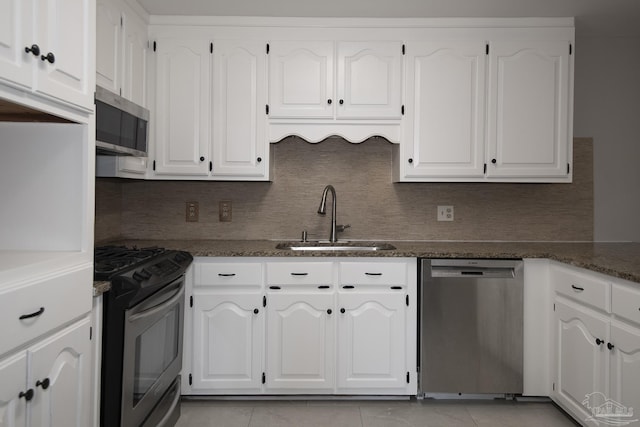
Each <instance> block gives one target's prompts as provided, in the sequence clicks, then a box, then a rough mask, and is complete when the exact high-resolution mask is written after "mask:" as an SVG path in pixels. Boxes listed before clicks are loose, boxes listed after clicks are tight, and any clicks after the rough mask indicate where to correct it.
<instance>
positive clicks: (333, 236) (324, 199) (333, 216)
mask: <svg viewBox="0 0 640 427" xmlns="http://www.w3.org/2000/svg"><path fill="white" fill-rule="evenodd" d="M329 191H331V202H332V205H331V234H329V241H330V242H332V243H333V242H337V241H338V237H337V232H336V189H335V188H333V185H327V186H326V187H324V190H323V191H322V199H321V200H320V206H319V207H318V213H319V214H320V215H325V214H326V213H327V193H328V192H329Z"/></svg>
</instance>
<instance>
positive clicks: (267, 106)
mask: <svg viewBox="0 0 640 427" xmlns="http://www.w3.org/2000/svg"><path fill="white" fill-rule="evenodd" d="M264 110H265V111H266V112H267V116H268V115H269V104H267V105H265V106H264Z"/></svg>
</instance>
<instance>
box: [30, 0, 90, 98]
mask: <svg viewBox="0 0 640 427" xmlns="http://www.w3.org/2000/svg"><path fill="white" fill-rule="evenodd" d="M36 5H37V6H36V7H37V10H36V16H37V17H38V19H37V28H36V29H35V32H36V34H37V36H36V38H37V39H38V43H39V45H40V50H41V52H40V55H41V56H45V57H46V56H47V55H49V54H52V55H53V56H52V57H51V59H50V60H39V61H37V62H38V65H37V67H38V69H39V73H38V80H37V83H36V85H37V86H36V89H37V90H38V91H39V92H43V93H46V94H48V95H50V96H53V97H55V98H58V99H62V100H65V101H68V102H71V103H73V104H77V105H80V106H84V107H87V108H91V109H93V93H94V91H95V87H94V86H95V80H94V78H93V75H91V77H90V73H93V72H94V66H93V63H94V61H95V56H94V50H95V48H96V46H95V25H94V23H95V13H96V11H95V2H94V1H93V0H37V3H36Z"/></svg>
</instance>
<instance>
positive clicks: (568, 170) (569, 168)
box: [567, 163, 571, 175]
mask: <svg viewBox="0 0 640 427" xmlns="http://www.w3.org/2000/svg"><path fill="white" fill-rule="evenodd" d="M569 172H571V165H569V163H567V175H569Z"/></svg>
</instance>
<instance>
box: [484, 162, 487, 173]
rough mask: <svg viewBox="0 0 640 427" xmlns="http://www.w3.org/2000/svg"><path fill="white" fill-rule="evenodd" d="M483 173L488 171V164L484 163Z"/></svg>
mask: <svg viewBox="0 0 640 427" xmlns="http://www.w3.org/2000/svg"><path fill="white" fill-rule="evenodd" d="M483 173H487V164H486V163H485V164H484V172H483Z"/></svg>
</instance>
